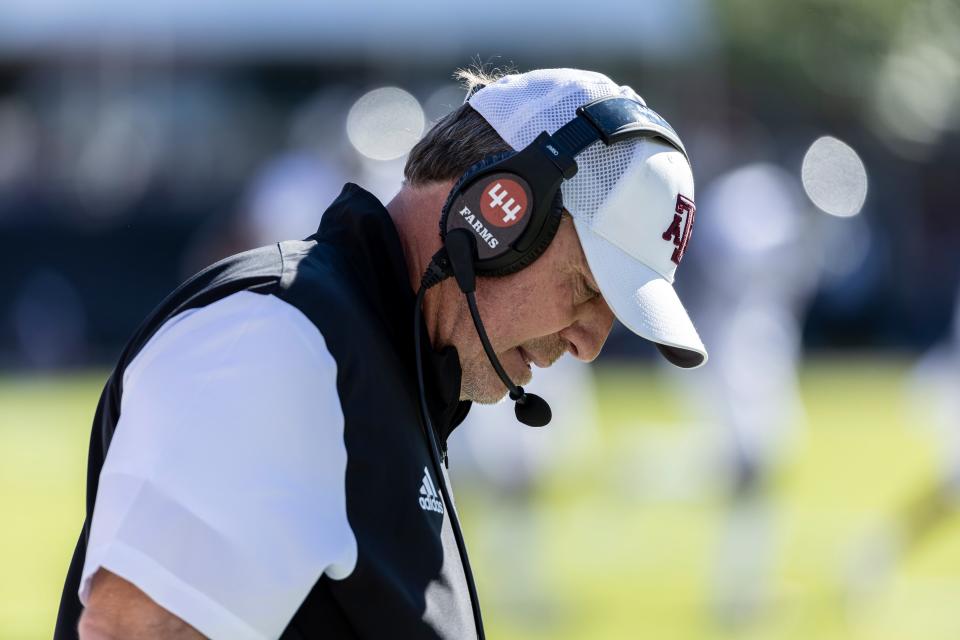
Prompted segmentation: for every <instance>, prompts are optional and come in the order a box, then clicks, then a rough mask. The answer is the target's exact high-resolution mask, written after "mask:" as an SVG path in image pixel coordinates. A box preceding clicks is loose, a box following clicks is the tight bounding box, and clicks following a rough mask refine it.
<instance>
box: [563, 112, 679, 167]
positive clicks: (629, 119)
mask: <svg viewBox="0 0 960 640" xmlns="http://www.w3.org/2000/svg"><path fill="white" fill-rule="evenodd" d="M640 137H657V138H661V139H663V140H664V141H665V142H667V143H668V144H669V145H670V146H672V147H674V148H675V149H676V150H677V151H679V152H680V153H682V154H683V156H684V158H686V159H687V162H690V158H689V156H687V150H686V149H685V148H684V146H683V143H682V142H681V141H680V136H678V135H677V132H676V131H674V130H673V127H671V126H670V123H668V122H667V121H666V120H664V119H663V118H662V117H661V116H660V114H659V113H657V112H656V111H654V110H653V109H651V108H650V107H648V106H646V105H645V104H642V103H640V102H638V101H636V100H633V99H631V98H624V97H621V96H607V97H605V98H599V99H597V100H594V101H593V102H590V103H587V104H585V105H583V106H582V107H579V108H578V109H577V115H576V117H575V118H574V119H573V120H571V121H570V122H568V123H567V124H565V125H563V126H562V127H560V128H559V129H558V130H557V131H556V133H554V134H553V136H551V138H552V142H553V144H552V145H549V146H547V147H546V149H547V150H548V151H549V152H550V153H551V154H552V155H553V156H554V157H556V158H557V159H558V160H560V158H561V157H563V158H564V159H563V160H561V161H560V162H561V163H562V164H563V165H564V166H562V167H560V169H561V171H563V174H564V178H565V179H567V180H569V179H570V178H572V177H573V175H574V174H575V173H576V170H575V169H572V168H571V167H570V166H569V164H570V162H569V161H572V160H573V158H575V157H576V156H577V154H579V153H580V152H581V151H583V150H584V149H586V148H587V147H589V146H590V145H591V144H593V143H594V142H596V141H598V140H602V141H603V143H604V144H605V145H607V146H609V145H612V144H614V143H615V142H620V141H622V140H629V139H631V138H640ZM551 147H552V148H551ZM567 159H569V161H567Z"/></svg>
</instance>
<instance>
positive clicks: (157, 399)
mask: <svg viewBox="0 0 960 640" xmlns="http://www.w3.org/2000/svg"><path fill="white" fill-rule="evenodd" d="M336 376H337V369H336V363H335V362H334V360H333V357H332V356H331V355H330V353H329V351H328V350H327V348H326V344H325V342H324V339H323V336H322V335H321V334H320V332H319V330H318V329H317V327H316V326H315V325H314V324H313V323H312V322H310V320H308V319H307V318H306V317H305V316H304V315H303V313H302V312H301V311H300V310H299V309H297V308H296V307H293V306H292V305H290V304H288V303H287V302H284V301H283V300H281V299H279V298H277V297H276V296H272V295H262V294H256V293H251V292H247V291H244V292H240V293H235V294H233V295H231V296H228V297H226V298H223V299H221V300H219V301H217V302H215V303H213V304H211V305H208V306H206V307H203V308H200V309H194V310H190V311H186V312H183V313H181V314H179V315H177V316H175V317H174V318H172V319H170V320H168V321H167V322H166V323H165V324H164V325H163V326H162V327H161V328H160V330H159V331H158V332H157V333H156V334H155V335H154V336H153V337H152V338H151V339H150V341H149V342H148V343H147V344H146V345H145V346H144V348H143V349H142V350H141V351H140V352H139V353H138V355H137V356H136V357H135V358H134V360H133V361H132V362H131V363H130V365H129V366H128V367H127V369H126V370H125V372H124V375H123V395H122V399H121V409H120V414H121V415H120V420H119V422H118V423H117V428H116V432H115V433H114V436H113V440H112V442H111V445H110V448H109V450H108V453H107V457H106V460H105V463H104V465H103V468H102V470H101V472H100V484H99V489H98V492H97V497H96V503H95V508H94V512H93V519H92V523H91V529H90V539H89V543H88V547H87V555H86V562H85V564H84V568H83V576H82V579H81V583H80V594H79V595H80V600H81V602H82V603H84V604H86V602H87V597H88V596H89V592H90V581H91V578H92V577H93V574H94V573H96V571H97V569H99V568H101V567H102V568H105V569H108V570H110V571H111V572H113V573H115V574H117V575H119V576H121V577H123V578H125V579H126V580H128V581H130V582H132V583H133V584H134V585H136V586H137V587H138V588H139V589H140V590H142V591H143V592H144V593H146V594H147V595H148V596H149V597H150V598H152V599H153V600H154V601H155V602H157V603H158V604H159V605H160V606H162V607H164V608H165V609H167V610H168V611H170V612H172V613H173V614H175V615H177V616H178V617H179V618H181V619H182V620H184V621H186V622H187V623H189V624H190V625H192V626H193V627H195V628H196V629H197V630H199V631H200V632H201V633H203V634H204V635H206V636H208V637H211V638H275V637H277V636H279V635H280V634H281V633H282V631H283V630H284V628H285V627H286V626H287V624H288V623H289V621H290V619H291V618H292V617H293V615H294V614H295V613H296V611H297V609H298V608H299V607H300V604H301V603H302V602H303V600H304V598H305V597H306V596H307V594H308V593H309V592H310V590H311V589H312V587H313V586H314V584H315V583H316V581H317V580H318V579H319V578H320V577H321V575H323V574H326V575H328V576H329V577H331V578H333V579H343V578H346V577H347V576H348V575H350V573H351V572H352V571H353V568H354V566H355V565H356V560H357V543H356V538H355V536H354V534H353V531H352V530H351V528H350V524H349V522H348V520H347V510H346V495H345V476H346V466H347V452H346V448H345V444H344V437H343V429H344V419H343V413H342V410H341V406H340V399H339V395H338V393H337V387H336Z"/></svg>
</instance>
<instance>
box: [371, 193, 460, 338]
mask: <svg viewBox="0 0 960 640" xmlns="http://www.w3.org/2000/svg"><path fill="white" fill-rule="evenodd" d="M451 186H452V183H451V182H435V183H430V184H428V185H423V186H417V187H412V186H410V185H407V184H404V185H403V187H402V188H401V189H400V192H399V193H398V194H397V195H396V196H394V198H393V200H391V201H390V203H389V204H387V212H388V213H389V214H390V218H391V219H392V220H393V224H394V226H396V228H397V234H398V235H399V236H400V245H401V247H403V254H404V258H405V260H406V263H407V274H408V277H409V281H410V288H411V289H413V291H414V292H417V291H418V290H419V289H420V278H421V276H422V275H423V272H424V271H426V269H427V265H428V264H430V258H432V257H433V255H434V254H435V253H436V252H437V251H439V250H440V246H441V244H440V233H439V222H440V209H441V208H442V207H443V203H444V202H445V201H446V198H447V194H448V193H449V192H450V188H451ZM451 283H453V280H451V279H448V280H445V281H444V282H441V283H440V284H439V285H437V286H435V287H433V288H432V289H430V290H429V291H427V293H426V295H425V296H424V300H423V317H424V319H425V320H426V323H427V331H428V333H429V335H430V343H431V344H432V345H433V348H434V349H439V348H441V347H444V346H446V345H447V344H449V337H450V335H451V333H452V329H453V327H452V321H453V320H454V315H455V314H454V313H452V309H450V310H448V309H447V308H446V307H448V306H449V301H450V300H451V298H450V296H449V295H448V294H447V293H446V292H447V290H448V289H449V288H450V285H451ZM453 287H454V288H456V284H455V283H453ZM457 291H459V290H457Z"/></svg>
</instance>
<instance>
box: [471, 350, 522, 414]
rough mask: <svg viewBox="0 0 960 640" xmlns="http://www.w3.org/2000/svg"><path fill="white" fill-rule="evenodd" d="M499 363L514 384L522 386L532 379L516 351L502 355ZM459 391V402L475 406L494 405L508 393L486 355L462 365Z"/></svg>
mask: <svg viewBox="0 0 960 640" xmlns="http://www.w3.org/2000/svg"><path fill="white" fill-rule="evenodd" d="M500 362H501V364H502V365H503V368H504V370H505V371H506V372H507V375H509V376H510V380H511V381H512V382H513V383H514V384H516V385H520V386H523V385H525V384H529V383H530V380H532V379H533V371H531V369H530V366H529V365H527V364H526V363H525V362H524V361H523V358H522V357H521V356H520V355H519V354H518V353H517V352H516V350H514V351H513V352H507V353H506V354H503V355H502V356H501V360H500ZM460 389H461V390H460V399H461V400H472V401H473V402H476V403H477V404H496V403H497V402H500V401H501V400H503V399H504V398H505V397H506V396H507V393H508V389H507V388H506V387H504V386H503V381H502V380H500V376H498V375H497V372H496V371H494V370H493V366H492V365H491V364H490V361H489V360H487V356H486V355H484V356H483V358H482V359H479V358H478V359H475V360H473V361H472V362H465V363H463V378H462V380H461V383H460Z"/></svg>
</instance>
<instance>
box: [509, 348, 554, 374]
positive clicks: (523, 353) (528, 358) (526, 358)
mask: <svg viewBox="0 0 960 640" xmlns="http://www.w3.org/2000/svg"><path fill="white" fill-rule="evenodd" d="M517 351H519V352H520V357H521V358H523V364H525V365H527V369H529V368H530V365H531V364H534V365H536V366H537V368H538V369H545V368H547V367H549V366H550V363H547V362H544V361H542V360H539V361H538V360H537V359H536V358H535V357H534V356H533V355H532V354H530V352H528V351H527V350H526V349H524V348H523V347H517Z"/></svg>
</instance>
